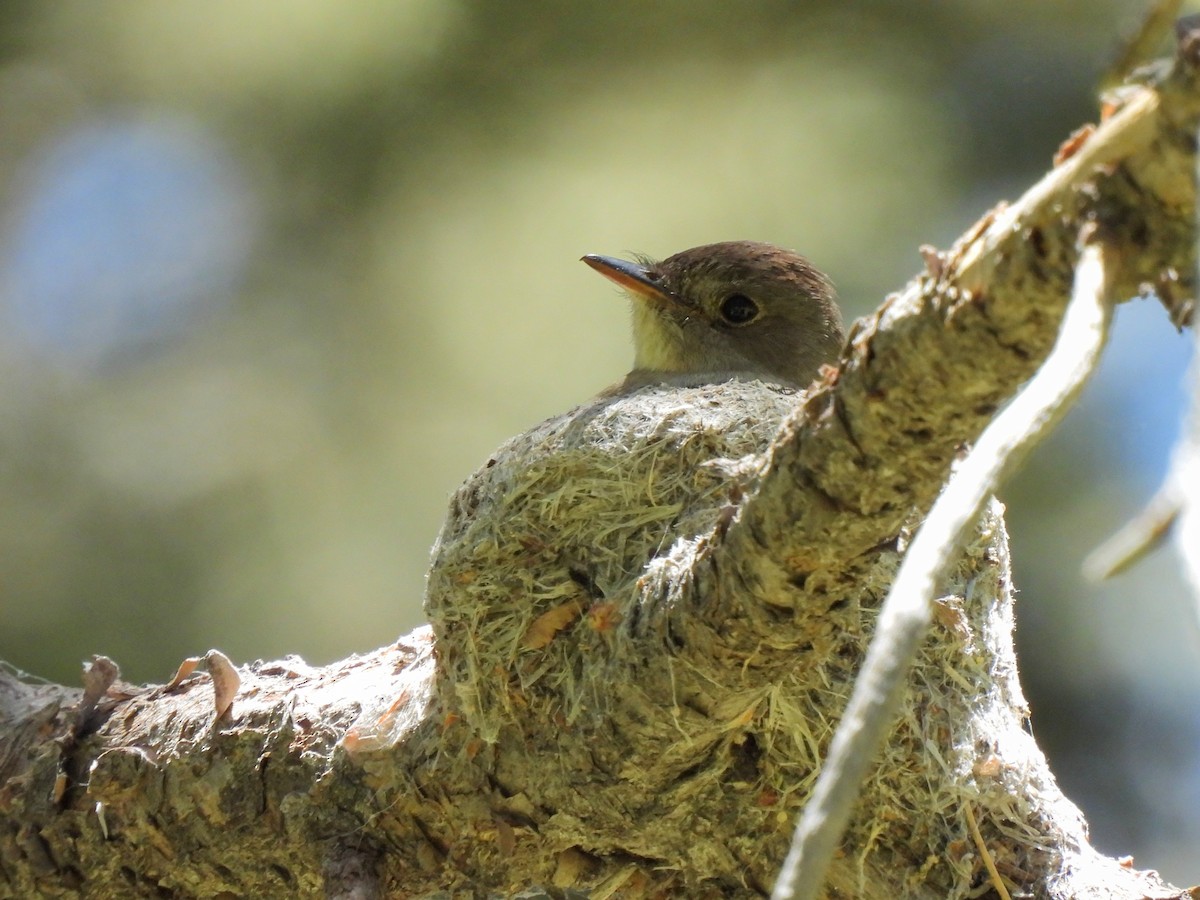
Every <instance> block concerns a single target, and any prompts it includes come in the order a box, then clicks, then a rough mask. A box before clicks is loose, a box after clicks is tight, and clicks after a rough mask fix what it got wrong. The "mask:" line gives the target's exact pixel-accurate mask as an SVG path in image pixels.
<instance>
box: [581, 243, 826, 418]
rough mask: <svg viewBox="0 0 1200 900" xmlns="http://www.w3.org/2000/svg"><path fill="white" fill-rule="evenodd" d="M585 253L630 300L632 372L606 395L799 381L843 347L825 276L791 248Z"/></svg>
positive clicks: (717, 246) (811, 375)
mask: <svg viewBox="0 0 1200 900" xmlns="http://www.w3.org/2000/svg"><path fill="white" fill-rule="evenodd" d="M583 262H585V263H587V264H588V265H589V266H591V267H592V268H593V269H595V270H596V271H597V272H599V273H600V274H601V275H604V276H605V277H606V278H609V279H610V280H612V281H614V282H616V283H617V284H619V285H620V286H621V287H623V288H625V289H626V290H627V291H629V293H630V294H631V296H632V298H633V300H634V304H633V345H634V360H633V371H631V372H630V373H629V374H628V375H627V376H625V379H624V381H621V382H620V383H618V384H617V385H614V386H613V387H612V388H610V389H609V390H608V391H605V395H620V394H625V393H629V392H631V391H634V390H637V389H638V388H640V387H644V386H646V385H649V384H671V385H697V384H710V383H715V382H721V381H730V380H733V379H758V380H760V381H767V382H772V383H776V384H782V385H786V386H789V387H795V388H803V387H806V386H807V385H808V384H809V383H810V382H812V380H813V379H814V378H815V377H816V375H817V372H818V371H819V369H820V367H821V366H822V364H825V363H832V362H833V361H834V360H836V359H837V355H838V352H839V351H840V350H841V346H842V342H843V340H844V337H845V336H844V334H843V331H842V315H841V312H840V310H839V309H838V305H837V300H836V299H835V297H834V292H833V285H832V283H831V282H830V281H829V279H828V278H827V277H826V276H825V275H824V274H822V273H821V272H820V271H819V270H818V269H817V268H816V267H815V266H813V265H812V264H811V263H810V262H809V261H808V260H806V259H805V258H804V257H802V256H800V255H799V254H797V253H793V252H792V251H790V250H783V249H781V248H779V247H776V246H773V245H772V244H762V243H757V242H755V241H725V242H723V243H719V244H705V245H704V246H702V247H693V248H692V249H690V250H684V251H682V252H680V253H676V254H675V255H674V256H669V257H667V258H666V259H664V260H663V261H662V262H654V261H653V260H651V259H649V258H645V257H641V258H638V259H637V261H636V262H627V261H626V260H623V259H615V258H613V257H611V256H596V255H594V254H589V255H587V256H585V257H583Z"/></svg>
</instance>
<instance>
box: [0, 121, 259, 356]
mask: <svg viewBox="0 0 1200 900" xmlns="http://www.w3.org/2000/svg"><path fill="white" fill-rule="evenodd" d="M36 152H37V158H36V159H34V160H31V161H30V162H29V163H28V164H27V165H28V168H27V170H26V172H25V173H23V174H24V177H23V178H21V179H20V180H19V181H18V187H17V193H16V195H15V197H14V198H13V199H14V201H15V202H14V204H13V207H12V212H11V213H10V216H9V221H8V227H7V229H6V230H7V235H6V240H5V243H4V246H3V248H2V251H0V253H2V256H0V259H2V260H3V272H2V277H3V281H2V282H0V283H2V284H3V294H2V297H3V307H4V313H5V315H6V317H7V318H9V320H10V322H11V325H12V328H10V329H8V331H9V336H10V339H15V340H16V341H18V342H20V343H23V344H25V345H27V347H28V349H30V350H33V351H34V352H35V353H37V354H38V355H40V356H47V357H50V358H51V359H53V360H54V361H55V362H57V363H59V364H61V365H64V366H65V367H68V368H71V369H78V370H84V371H87V370H95V369H97V368H101V367H108V366H110V365H113V364H118V363H122V362H130V361H133V360H135V359H137V358H139V357H141V356H142V355H143V354H145V353H147V352H153V351H154V350H155V349H156V348H158V347H161V346H162V344H163V342H164V341H165V340H168V339H170V338H173V337H177V336H179V335H180V334H182V333H183V332H185V331H186V329H187V328H188V327H189V326H191V325H193V324H194V323H195V322H197V321H198V320H199V317H200V316H201V315H202V314H204V313H208V312H211V311H213V310H214V309H218V308H220V307H222V306H224V305H225V304H226V303H227V301H228V300H229V298H230V296H231V294H232V292H233V291H234V290H235V288H236V287H237V286H238V284H239V283H240V281H241V280H242V277H243V274H244V272H245V269H246V263H247V260H248V258H249V251H250V245H251V243H252V239H253V234H254V231H255V227H254V221H255V219H256V216H255V214H254V213H255V210H254V204H253V200H252V198H251V197H250V195H249V194H248V192H247V191H246V189H245V185H244V183H243V179H242V177H241V176H240V173H239V172H238V171H237V169H236V167H235V165H234V163H233V161H232V159H231V158H230V156H229V155H228V154H227V153H226V152H225V151H224V149H223V148H222V147H221V146H220V144H219V142H218V141H217V140H215V139H214V138H213V137H211V136H210V135H209V134H208V133H207V132H206V131H205V130H203V129H202V128H201V127H200V126H199V125H197V124H196V123H195V122H193V121H191V120H188V119H185V118H182V117H179V116H176V115H171V114H167V115H161V116H157V117H155V116H149V115H145V114H143V115H139V116H137V117H136V118H132V117H130V118H120V117H114V118H109V119H104V120H98V121H97V120H92V121H89V122H86V123H79V124H76V125H75V126H73V127H71V128H70V129H69V130H67V131H66V132H60V133H59V134H58V135H57V136H56V137H54V138H52V139H51V140H50V142H49V143H48V144H45V145H43V147H42V148H41V149H39V150H38V151H36Z"/></svg>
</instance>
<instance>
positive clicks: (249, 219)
mask: <svg viewBox="0 0 1200 900" xmlns="http://www.w3.org/2000/svg"><path fill="white" fill-rule="evenodd" d="M1139 12H1140V4H1136V3H1130V2H1128V0H1061V2H1056V3H1045V2H1038V0H1004V2H999V0H997V2H987V0H974V2H972V0H961V2H957V3H952V2H948V0H946V2H925V3H916V4H914V3H905V2H882V0H876V2H858V3H853V4H845V3H836V2H810V3H795V2H782V0H774V2H761V3H756V4H729V3H719V2H713V0H687V2H683V0H673V2H661V3H656V4H653V5H649V4H644V3H640V2H639V3H635V2H631V0H609V2H604V3H599V2H591V0H588V2H579V0H577V2H570V3H563V2H557V3H556V2H544V3H537V4H513V3H506V2H496V0H479V2H466V0H463V2H449V0H392V2H384V0H374V2H372V0H354V2H348V0H341V2H336V3H335V2H332V0H325V2H320V0H287V2H284V0H277V2H265V0H259V2H247V0H238V2H234V0H208V2H204V3H198V2H182V0H181V2H161V0H126V2H121V3H104V2H62V3H35V2H28V0H26V2H15V0H14V2H8V3H5V4H2V5H0V202H2V204H3V205H2V207H0V209H2V212H3V219H2V220H0V221H2V226H3V230H2V232H0V315H2V316H3V327H0V379H3V389H2V390H0V488H2V490H3V503H2V504H0V560H2V569H0V572H2V581H0V585H2V589H3V593H2V595H0V597H2V599H0V611H2V618H0V657H3V658H5V659H7V660H9V661H10V662H11V663H13V664H14V665H16V666H19V667H21V668H22V669H25V670H28V671H30V672H33V673H36V674H37V675H41V676H45V677H48V678H52V679H55V680H62V681H67V682H71V683H75V682H77V681H78V678H79V665H80V661H81V660H82V659H84V658H86V657H87V656H88V655H90V654H92V653H99V652H102V653H105V654H107V655H110V656H112V657H114V658H115V659H116V660H117V661H118V662H119V663H120V665H121V666H122V668H123V672H124V675H125V676H126V677H127V678H129V679H130V680H133V681H145V680H158V681H162V680H165V679H167V678H168V677H169V676H170V674H171V672H172V671H173V669H174V668H175V666H176V664H177V663H178V661H179V660H180V659H181V658H182V657H184V656H187V655H192V654H197V653H202V652H203V651H205V650H206V649H207V648H209V647H212V646H216V647H220V648H221V649H223V650H224V651H225V652H226V653H228V654H229V655H230V656H232V657H233V658H234V659H235V660H236V661H239V662H243V661H248V660H252V659H255V658H273V657H278V656H281V655H284V654H288V653H298V654H300V655H302V656H304V657H305V658H306V659H308V660H309V661H311V662H317V663H320V662H327V661H330V660H332V659H335V658H339V657H341V656H344V655H346V654H348V653H351V652H354V651H365V650H369V649H372V648H374V647H376V646H379V645H382V644H384V643H387V642H389V641H391V640H392V639H393V638H394V637H396V636H397V635H399V634H400V633H402V632H404V631H407V630H409V629H411V628H412V627H414V626H415V625H417V624H419V623H420V622H421V618H422V617H421V608H420V599H421V592H422V586H423V584H422V579H423V573H424V569H425V566H426V560H427V554H428V548H429V546H430V544H431V542H432V540H433V538H434V536H435V534H436V532H437V529H438V525H439V522H440V520H441V516H442V512H443V509H444V507H445V504H446V501H447V498H448V496H449V494H450V492H451V491H452V490H453V489H454V488H455V486H456V485H457V484H458V483H459V481H460V480H461V479H462V478H463V477H465V476H466V475H467V474H468V473H469V472H470V471H471V470H472V469H473V468H474V467H475V466H476V465H478V464H479V463H480V462H482V461H483V460H484V459H485V458H486V456H487V454H488V453H489V451H490V450H491V449H492V448H493V447H494V446H495V445H496V444H498V443H499V442H500V441H502V440H503V439H504V438H506V437H508V436H509V435H512V434H514V433H516V432H519V431H521V430H523V429H525V428H527V427H528V426H530V425H531V424H533V423H535V422H537V421H538V420H540V419H542V418H544V417H545V416H548V415H551V414H553V413H555V412H558V411H562V410H564V409H566V408H567V407H569V406H571V405H572V404H574V403H575V402H577V401H579V400H582V399H583V398H585V397H587V396H588V395H589V394H591V393H593V392H594V391H596V390H597V389H599V388H600V387H602V386H604V385H606V384H607V383H609V382H610V381H612V380H614V379H615V378H616V377H618V376H619V375H621V374H622V373H623V372H624V371H625V369H626V368H627V366H628V362H629V358H630V352H629V349H628V346H627V327H628V326H627V323H626V320H625V316H626V309H625V304H624V303H623V302H622V300H621V299H620V298H619V296H618V295H617V293H616V292H615V291H614V290H613V289H612V288H611V286H609V285H608V284H607V283H605V282H604V281H603V280H602V279H600V278H598V277H596V275H595V273H592V272H590V271H589V270H587V269H586V267H584V266H582V265H580V264H579V262H578V258H579V256H580V255H581V254H583V253H587V252H599V253H610V254H621V253H623V252H624V251H630V250H636V251H644V252H646V253H649V254H652V255H658V256H665V255H667V254H670V253H672V252H674V251H677V250H680V249H683V248H685V247H689V246H692V245H695V244H699V243H704V242H708V241H714V240H722V239H729V238H755V239H761V240H769V241H774V242H776V243H780V244H784V245H787V246H791V247H796V248H798V249H801V250H802V251H803V252H805V253H806V254H807V255H808V256H810V257H811V258H812V259H813V260H814V261H815V262H816V263H817V264H818V265H819V266H820V267H821V268H823V269H825V270H826V271H828V272H829V273H830V274H831V275H832V277H833V278H834V280H835V282H836V283H837V284H838V286H839V289H840V292H841V294H842V296H843V298H844V302H845V305H846V306H847V308H848V310H849V312H850V314H851V315H858V314H861V313H863V312H865V311H867V310H869V309H871V308H873V307H874V306H875V305H877V304H878V303H879V301H880V300H881V299H882V297H883V295H884V294H885V293H886V292H887V291H888V290H891V289H895V288H898V287H899V286H900V285H902V284H903V283H904V281H905V280H907V278H908V277H909V276H910V275H911V274H913V273H914V272H916V271H917V270H918V269H919V268H920V262H919V258H918V255H917V253H916V247H917V245H918V244H920V243H924V242H929V243H934V244H937V245H939V246H946V245H947V244H948V243H949V242H950V241H951V240H953V238H954V237H956V236H957V235H958V233H959V232H960V231H962V230H963V229H964V228H966V227H967V226H968V225H970V224H971V222H973V221H974V219H975V218H977V217H978V216H979V215H980V214H981V213H982V212H983V211H984V210H985V209H986V208H988V207H989V206H991V205H992V204H993V203H994V202H996V201H997V200H1000V199H1004V198H1012V197H1014V196H1015V195H1017V194H1019V193H1020V191H1021V190H1022V189H1023V188H1024V187H1025V186H1027V185H1028V184H1030V183H1032V181H1033V180H1035V179H1036V178H1037V177H1038V176H1039V175H1040V174H1041V173H1042V172H1043V171H1044V170H1045V169H1046V168H1047V167H1048V165H1049V162H1050V158H1051V155H1052V154H1053V152H1054V150H1055V148H1056V146H1057V145H1058V143H1059V141H1060V140H1061V139H1062V138H1064V137H1065V136H1066V135H1067V134H1068V133H1069V132H1070V131H1071V130H1072V129H1073V128H1075V127H1076V126H1077V125H1078V124H1080V123H1082V122H1083V121H1086V120H1091V119H1094V117H1095V108H1096V105H1095V98H1094V85H1095V84H1096V83H1097V81H1098V79H1099V77H1100V74H1101V72H1102V71H1103V70H1104V69H1105V68H1106V66H1107V65H1108V64H1109V63H1110V61H1111V60H1112V59H1113V58H1114V57H1115V56H1116V55H1117V52H1118V49H1119V46H1120V39H1121V37H1122V35H1123V34H1127V33H1128V32H1129V31H1130V29H1131V28H1132V27H1133V26H1134V25H1135V24H1136V22H1137V19H1138V15H1139ZM1187 344H1188V341H1187V340H1186V339H1185V338H1183V337H1180V336H1179V335H1177V334H1175V333H1174V332H1173V330H1172V329H1171V327H1170V326H1169V325H1168V324H1167V322H1166V319H1165V317H1164V316H1163V315H1162V313H1161V312H1160V311H1159V310H1158V308H1157V307H1156V306H1155V304H1153V303H1150V302H1138V303H1135V304H1131V305H1129V306H1127V307H1125V308H1123V309H1122V310H1121V312H1120V314H1119V318H1118V323H1117V335H1116V340H1115V341H1114V345H1113V348H1112V352H1111V354H1110V356H1109V359H1108V361H1107V363H1106V365H1105V370H1104V372H1103V373H1101V376H1100V378H1099V379H1098V381H1097V383H1096V385H1095V386H1094V387H1093V388H1092V389H1091V391H1090V392H1089V394H1088V395H1087V397H1086V399H1085V401H1084V404H1083V406H1082V408H1081V409H1080V410H1078V411H1077V412H1076V413H1075V414H1074V415H1073V416H1072V417H1071V419H1070V420H1069V421H1068V423H1067V425H1066V427H1065V428H1064V429H1063V430H1062V431H1061V432H1060V433H1059V434H1058V435H1056V437H1055V438H1054V440H1053V441H1052V442H1051V444H1050V445H1049V446H1047V447H1045V448H1043V450H1042V451H1041V452H1040V453H1039V454H1038V456H1037V457H1036V459H1035V460H1034V461H1033V463H1032V464H1031V465H1030V467H1029V468H1028V470H1027V471H1026V472H1025V473H1024V475H1023V476H1022V478H1021V480H1020V482H1019V483H1018V484H1017V485H1015V486H1014V487H1013V488H1012V489H1011V490H1009V491H1007V492H1006V497H1005V499H1006V501H1007V502H1008V503H1009V504H1010V510H1011V516H1010V527H1011V529H1012V532H1013V544H1014V551H1015V554H1016V566H1017V582H1018V585H1019V587H1020V588H1021V589H1022V594H1021V599H1020V604H1019V615H1020V648H1021V653H1022V663H1023V670H1024V672H1025V676H1026V684H1027V689H1028V693H1029V695H1030V700H1031V704H1032V707H1033V710H1034V728H1035V731H1036V732H1037V733H1038V735H1039V737H1040V738H1041V739H1042V741H1043V743H1044V745H1045V747H1046V748H1047V750H1048V751H1049V753H1050V755H1051V758H1052V761H1053V764H1054V767H1055V770H1056V772H1058V774H1059V777H1060V779H1061V780H1062V782H1063V784H1064V787H1065V788H1066V789H1067V791H1068V793H1070V794H1071V796H1072V797H1074V798H1075V799H1076V800H1077V801H1078V802H1079V803H1080V804H1081V805H1082V806H1083V808H1084V809H1085V811H1086V812H1087V813H1088V815H1089V818H1090V819H1091V822H1092V827H1093V835H1094V837H1095V838H1096V840H1097V843H1098V844H1099V846H1100V847H1101V848H1103V849H1104V850H1106V851H1109V852H1112V853H1133V854H1135V855H1136V857H1137V862H1138V863H1139V864H1140V865H1145V866H1153V867H1157V868H1159V869H1161V870H1162V871H1163V872H1164V874H1165V875H1166V876H1167V877H1168V878H1170V879H1171V880H1173V881H1175V882H1177V883H1181V884H1192V883H1196V882H1200V856H1198V855H1197V854H1196V853H1195V847H1196V846H1200V814H1198V813H1197V812H1196V810H1197V809H1200V778H1198V777H1197V775H1198V772H1200V767H1198V765H1197V761H1198V760H1200V722H1198V718H1197V714H1196V710H1197V709H1198V708H1200V704H1198V702H1197V701H1198V699H1200V678H1198V675H1197V673H1198V672H1200V653H1198V652H1197V644H1198V642H1197V632H1196V628H1195V626H1194V624H1193V623H1194V618H1193V617H1192V614H1191V612H1190V611H1189V608H1188V605H1187V604H1188V600H1187V598H1186V596H1185V594H1184V591H1183V589H1182V587H1181V585H1180V579H1179V576H1178V575H1177V572H1176V566H1175V562H1174V560H1173V559H1172V558H1171V554H1170V552H1169V551H1160V552H1159V553H1157V554H1156V555H1155V556H1153V557H1152V558H1151V559H1149V560H1148V561H1146V562H1144V563H1143V564H1142V565H1140V566H1139V567H1138V568H1137V569H1135V570H1134V571H1133V572H1131V573H1130V574H1128V575H1126V576H1124V577H1122V578H1120V579H1118V580H1117V581H1116V582H1114V583H1113V584H1110V585H1106V586H1104V587H1102V588H1095V587H1091V586H1088V585H1085V584H1084V583H1082V581H1081V579H1080V577H1079V575H1078V563H1079V560H1080V559H1081V558H1082V556H1083V554H1084V553H1085V552H1086V551H1087V550H1088V549H1089V548H1090V547H1092V546H1094V544H1095V543H1096V542H1098V540H1099V539H1100V538H1101V537H1103V536H1105V535H1106V534H1107V533H1108V532H1110V531H1111V530H1113V529H1114V528H1115V527H1116V526H1117V525H1119V524H1120V523H1121V522H1122V521H1123V520H1124V519H1125V518H1126V517H1127V516H1128V515H1129V514H1130V513H1131V512H1132V511H1133V510H1134V509H1136V508H1137V507H1138V505H1139V504H1140V503H1141V502H1142V501H1143V500H1144V499H1145V498H1146V497H1147V496H1148V495H1149V494H1150V492H1151V491H1152V490H1153V488H1154V486H1155V484H1156V483H1157V480H1158V478H1159V477H1160V476H1161V474H1162V471H1163V468H1164V465H1165V461H1166V458H1167V454H1168V452H1169V445H1170V441H1171V440H1172V438H1173V435H1174V433H1175V431H1176V429H1177V427H1178V426H1177V421H1178V416H1179V409H1180V403H1181V390H1180V385H1179V382H1180V378H1181V373H1182V371H1183V369H1184V366H1185V364H1186V357H1187Z"/></svg>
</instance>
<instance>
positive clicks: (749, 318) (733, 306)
mask: <svg viewBox="0 0 1200 900" xmlns="http://www.w3.org/2000/svg"><path fill="white" fill-rule="evenodd" d="M721 317H722V318H723V319H725V321H726V322H728V323H729V324H730V325H745V324H746V323H747V322H753V321H754V320H755V319H756V318H758V304H757V303H755V302H754V301H753V300H751V299H750V298H749V297H747V296H746V295H745V294H730V295H729V296H728V297H726V298H725V299H724V300H722V301H721Z"/></svg>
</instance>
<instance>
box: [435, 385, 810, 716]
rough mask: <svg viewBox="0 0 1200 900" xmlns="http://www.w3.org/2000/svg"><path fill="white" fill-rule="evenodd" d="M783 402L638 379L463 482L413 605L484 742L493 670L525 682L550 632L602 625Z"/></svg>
mask: <svg viewBox="0 0 1200 900" xmlns="http://www.w3.org/2000/svg"><path fill="white" fill-rule="evenodd" d="M796 402H797V393H796V392H795V391H793V390H788V389H784V388H779V387H775V386H770V385H764V384H762V383H760V382H730V383H726V384H722V385H703V386H697V387H669V388H667V387H663V388H654V387H651V388H645V389H643V390H641V391H638V392H636V393H634V394H631V395H628V396H624V397H617V398H606V399H603V400H598V401H594V402H592V403H589V404H584V405H582V406H579V407H576V408H575V409H572V410H571V411H569V412H567V413H564V414H563V415H560V416H556V417H554V418H551V419H548V420H546V421H545V422H543V423H541V424H540V425H538V426H536V427H535V428H533V429H531V430H530V431H528V432H526V433H525V434H522V435H520V436H518V437H516V438H513V439H512V440H510V441H508V442H506V443H505V444H504V445H502V446H501V447H500V448H499V449H498V450H497V451H496V452H495V453H494V454H493V455H492V457H491V458H490V459H489V460H488V461H487V463H485V464H484V465H483V466H482V467H481V468H480V469H479V470H478V471H476V472H475V473H474V474H473V475H472V476H471V477H470V478H468V479H467V481H466V482H465V483H464V484H463V485H462V487H461V488H459V490H458V492H457V493H456V494H455V496H454V498H453V500H452V501H451V504H450V510H449V513H448V515H447V518H446V522H445V524H444V525H443V528H442V531H441V534H440V535H439V537H438V540H437V542H436V544H435V545H434V550H433V562H432V566H431V569H430V573H429V583H428V590H427V594H426V611H427V613H428V615H429V616H430V619H431V621H432V623H433V626H434V629H435V632H436V633H437V637H438V645H439V655H440V658H441V660H442V664H443V667H445V669H448V670H449V672H450V673H452V678H453V680H454V683H455V689H456V692H457V694H458V696H459V698H460V700H461V701H462V704H463V709H462V710H461V712H463V713H464V714H466V715H468V716H469V717H470V718H472V719H474V720H475V724H476V726H477V728H478V730H479V733H480V735H481V736H482V737H484V739H485V740H491V739H494V737H495V731H494V726H495V723H494V721H493V716H494V714H495V713H496V712H497V711H499V710H505V709H509V708H510V702H509V700H510V699H511V698H509V697H508V696H507V695H508V693H509V691H508V688H507V687H506V685H505V684H504V682H505V681H506V680H507V679H506V678H504V677H501V676H500V675H499V673H500V672H505V673H507V672H510V671H513V672H515V673H516V675H517V679H518V681H519V684H520V687H521V689H522V690H526V689H528V688H530V687H531V686H532V684H533V683H534V682H536V681H538V680H539V679H540V678H541V677H543V676H544V675H545V674H546V673H547V672H548V671H550V670H551V669H553V668H554V661H553V660H552V659H548V658H547V657H550V656H553V654H547V653H545V652H544V648H545V647H546V645H547V644H548V643H551V641H552V639H554V638H558V637H560V636H562V633H563V632H566V631H568V630H569V629H574V628H580V627H583V628H591V629H593V630H594V629H600V630H603V629H605V628H608V627H610V626H611V625H612V624H613V623H612V621H611V619H610V618H607V616H608V614H609V613H611V612H613V611H615V610H616V609H617V608H618V607H619V606H620V605H621V604H622V603H623V602H624V601H625V600H627V599H628V598H629V597H630V596H631V593H632V592H633V591H635V590H636V587H637V581H638V579H639V578H640V577H641V576H642V575H643V573H644V572H645V570H646V567H647V565H648V564H650V563H651V561H652V560H654V559H656V558H659V557H662V556H663V555H664V554H666V553H667V552H669V551H670V549H671V548H672V547H673V546H675V545H676V544H677V543H678V542H686V541H689V540H694V539H696V538H697V537H698V536H701V535H704V534H706V533H708V532H709V531H711V530H712V528H713V527H714V525H715V524H716V523H717V521H718V519H719V517H720V516H721V514H722V510H723V509H727V508H728V507H729V505H730V504H731V502H732V498H733V495H735V494H736V493H737V492H739V491H740V490H742V489H743V488H744V487H745V485H746V484H747V483H748V482H749V481H751V480H752V479H753V478H754V477H755V475H756V474H757V472H758V471H759V470H760V469H761V466H762V463H763V455H762V454H763V451H764V449H765V447H766V446H767V444H768V442H769V441H770V439H771V437H772V436H773V435H774V433H775V431H776V430H777V428H778V425H779V422H780V420H781V419H782V418H783V417H784V416H785V415H787V413H788V412H790V411H791V410H792V409H793V408H794V407H795V405H796ZM556 613H557V618H553V617H554V616H555V614H556ZM543 617H550V618H543ZM539 629H540V630H539ZM523 654H524V655H526V656H529V657H530V661H533V662H534V664H533V665H532V666H528V667H523V666H521V665H520V663H521V662H522V659H521V657H522V655H523ZM576 668H577V666H570V667H568V671H574V670H575V669H576ZM564 674H565V673H564V672H562V671H559V672H558V673H557V675H556V677H559V678H562V677H563V675H564Z"/></svg>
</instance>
